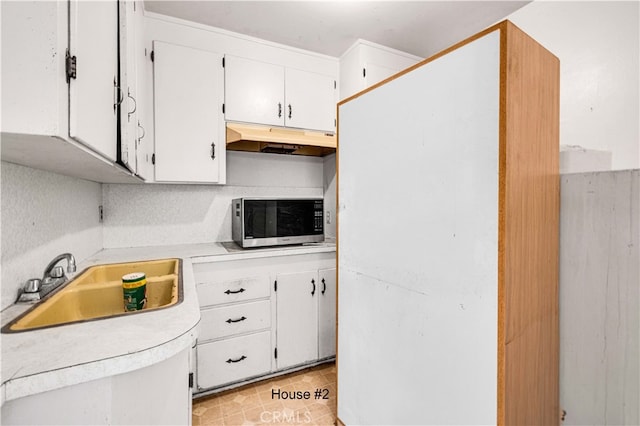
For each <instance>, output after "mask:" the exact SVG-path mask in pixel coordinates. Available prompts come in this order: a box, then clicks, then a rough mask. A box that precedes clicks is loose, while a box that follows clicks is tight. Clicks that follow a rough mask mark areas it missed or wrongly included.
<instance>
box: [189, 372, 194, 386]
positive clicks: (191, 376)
mask: <svg viewBox="0 0 640 426" xmlns="http://www.w3.org/2000/svg"><path fill="white" fill-rule="evenodd" d="M189 387H190V388H193V373H189Z"/></svg>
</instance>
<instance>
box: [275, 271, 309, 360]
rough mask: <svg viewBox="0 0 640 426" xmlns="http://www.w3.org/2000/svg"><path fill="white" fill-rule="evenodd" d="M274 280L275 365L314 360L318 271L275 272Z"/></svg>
mask: <svg viewBox="0 0 640 426" xmlns="http://www.w3.org/2000/svg"><path fill="white" fill-rule="evenodd" d="M276 281H277V283H278V289H277V291H276V305H277V308H276V312H277V314H276V318H277V320H276V323H277V332H276V333H277V338H276V341H277V348H278V358H277V360H276V363H277V368H278V369H283V368H287V367H291V366H294V365H298V364H302V363H305V362H308V361H314V360H316V359H317V357H318V297H319V293H320V287H319V285H318V273H317V271H315V270H314V271H307V272H295V273H289V274H278V275H277V277H276Z"/></svg>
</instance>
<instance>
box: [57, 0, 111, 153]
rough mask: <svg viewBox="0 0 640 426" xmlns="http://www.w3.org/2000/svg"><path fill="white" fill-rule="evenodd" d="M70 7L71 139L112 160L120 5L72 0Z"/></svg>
mask: <svg viewBox="0 0 640 426" xmlns="http://www.w3.org/2000/svg"><path fill="white" fill-rule="evenodd" d="M69 7H70V23H69V24H70V33H69V47H70V54H71V55H72V56H75V57H76V58H77V72H76V78H75V79H74V78H72V79H71V80H70V84H69V136H71V137H72V138H73V139H75V140H77V141H79V142H81V143H83V144H84V145H86V146H88V147H90V148H92V149H93V150H95V151H97V152H99V153H100V154H102V155H104V156H105V157H107V158H108V159H110V160H112V161H115V160H116V157H117V155H116V148H117V140H116V138H117V120H116V104H117V103H118V101H119V100H122V96H123V94H122V91H120V90H118V88H117V87H116V84H117V67H118V3H117V2H116V1H115V0H112V1H96V2H94V1H78V0H73V1H71V2H70V4H69ZM63 53H64V52H63ZM63 53H62V54H63Z"/></svg>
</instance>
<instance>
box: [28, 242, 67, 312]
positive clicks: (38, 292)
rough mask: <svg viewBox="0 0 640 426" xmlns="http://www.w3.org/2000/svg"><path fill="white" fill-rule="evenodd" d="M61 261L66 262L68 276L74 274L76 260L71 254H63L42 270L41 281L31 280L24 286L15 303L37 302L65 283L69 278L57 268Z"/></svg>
mask: <svg viewBox="0 0 640 426" xmlns="http://www.w3.org/2000/svg"><path fill="white" fill-rule="evenodd" d="M61 260H66V261H67V272H68V273H69V274H73V273H74V272H76V258H75V257H73V255H72V254H71V253H63V254H60V255H58V256H56V257H54V258H53V260H52V261H51V262H49V264H48V265H47V267H46V268H44V274H43V275H42V279H38V278H32V279H30V280H28V281H27V282H26V283H25V284H24V286H23V288H22V290H21V291H20V294H19V295H18V300H17V302H37V301H39V300H41V299H43V298H44V297H45V296H46V295H47V294H49V293H51V292H52V291H53V290H55V289H56V288H58V287H60V286H61V285H62V284H64V283H66V282H67V281H68V279H69V277H68V276H67V275H66V274H65V273H64V269H63V267H62V266H58V263H59V262H60V261H61Z"/></svg>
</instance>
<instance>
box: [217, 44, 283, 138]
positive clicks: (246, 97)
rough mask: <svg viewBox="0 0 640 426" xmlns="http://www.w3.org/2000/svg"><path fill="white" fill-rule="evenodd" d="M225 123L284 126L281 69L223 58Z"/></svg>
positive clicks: (248, 60)
mask: <svg viewBox="0 0 640 426" xmlns="http://www.w3.org/2000/svg"><path fill="white" fill-rule="evenodd" d="M224 85H225V103H224V107H225V119H226V120H228V121H245V122H248V123H259V124H267V125H274V126H283V125H284V114H285V111H284V108H285V106H284V68H283V67H281V66H279V65H273V64H268V63H265V62H259V61H253V60H250V59H244V58H238V57H235V56H229V55H227V56H225V82H224Z"/></svg>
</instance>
